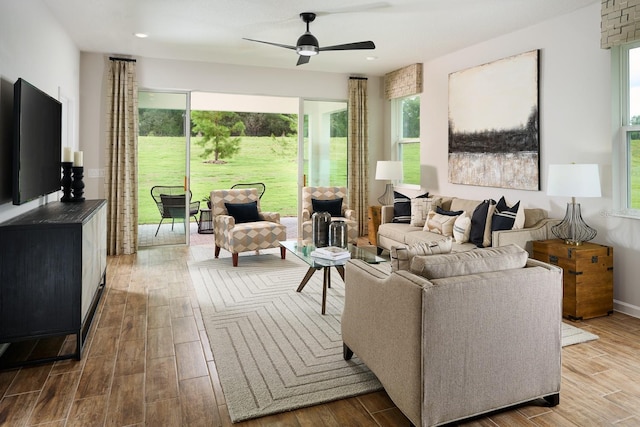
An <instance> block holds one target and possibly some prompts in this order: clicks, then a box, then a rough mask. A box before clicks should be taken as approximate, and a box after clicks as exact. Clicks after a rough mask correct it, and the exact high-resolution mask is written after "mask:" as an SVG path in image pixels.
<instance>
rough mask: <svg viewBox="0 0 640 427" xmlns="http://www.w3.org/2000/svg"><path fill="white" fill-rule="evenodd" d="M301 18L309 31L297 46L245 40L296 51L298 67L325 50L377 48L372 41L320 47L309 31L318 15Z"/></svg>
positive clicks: (309, 14) (301, 16) (304, 14)
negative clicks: (310, 25) (311, 23)
mask: <svg viewBox="0 0 640 427" xmlns="http://www.w3.org/2000/svg"><path fill="white" fill-rule="evenodd" d="M300 18H301V19H302V21H303V22H304V23H305V24H306V25H307V31H305V33H304V34H303V35H301V36H300V37H299V38H298V41H297V42H296V45H295V46H289V45H285V44H280V43H273V42H267V41H263V40H254V39H247V38H245V39H244V40H248V41H252V42H257V43H264V44H268V45H272V46H276V47H282V48H285V49H291V50H295V51H296V53H297V54H298V55H299V58H298V62H297V63H296V65H302V64H306V63H308V62H309V57H311V56H314V55H317V54H319V53H320V52H321V51H323V50H361V49H375V48H376V45H375V44H374V43H373V42H372V41H365V42H355V43H346V44H339V45H335V46H327V47H320V45H319V44H318V39H317V38H315V36H314V35H313V34H311V32H310V31H309V23H310V22H313V21H314V20H315V19H316V14H315V13H313V12H303V13H301V14H300Z"/></svg>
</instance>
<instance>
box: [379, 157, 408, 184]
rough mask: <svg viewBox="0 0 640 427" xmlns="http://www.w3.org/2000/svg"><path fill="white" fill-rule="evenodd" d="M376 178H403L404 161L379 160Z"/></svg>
mask: <svg viewBox="0 0 640 427" xmlns="http://www.w3.org/2000/svg"><path fill="white" fill-rule="evenodd" d="M376 179H379V180H392V181H393V180H396V181H397V180H401V179H402V162H398V161H391V160H379V161H378V163H377V164H376Z"/></svg>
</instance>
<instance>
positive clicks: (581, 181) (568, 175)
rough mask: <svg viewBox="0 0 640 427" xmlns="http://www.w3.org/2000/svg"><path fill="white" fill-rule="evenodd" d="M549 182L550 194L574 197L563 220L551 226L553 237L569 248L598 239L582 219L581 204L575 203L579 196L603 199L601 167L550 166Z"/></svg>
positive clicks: (581, 165)
mask: <svg viewBox="0 0 640 427" xmlns="http://www.w3.org/2000/svg"><path fill="white" fill-rule="evenodd" d="M548 180H549V182H548V184H547V195H549V196H564V197H571V202H570V203H567V212H566V213H565V216H564V219H563V220H562V222H560V224H557V225H554V226H552V227H551V232H552V233H553V235H554V236H556V237H557V238H558V239H562V240H564V241H565V243H566V244H568V245H580V244H582V243H583V242H587V241H589V240H591V239H593V238H594V237H596V234H597V232H596V230H595V229H594V228H591V227H589V226H588V225H587V224H586V223H585V222H584V220H583V219H582V214H581V211H580V203H576V197H600V196H601V192H600V172H599V170H598V165H588V164H575V163H571V164H563V165H549V176H548Z"/></svg>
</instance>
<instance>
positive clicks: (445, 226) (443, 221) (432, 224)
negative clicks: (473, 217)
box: [423, 211, 458, 237]
mask: <svg viewBox="0 0 640 427" xmlns="http://www.w3.org/2000/svg"><path fill="white" fill-rule="evenodd" d="M456 218H458V217H457V216H450V215H442V214H439V213H436V212H434V211H430V212H429V215H428V216H427V222H426V223H425V225H424V228H423V230H424V231H430V232H432V233H438V234H442V235H443V236H447V237H451V236H453V224H454V223H455V222H456Z"/></svg>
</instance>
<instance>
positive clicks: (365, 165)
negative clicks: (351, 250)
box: [348, 77, 369, 236]
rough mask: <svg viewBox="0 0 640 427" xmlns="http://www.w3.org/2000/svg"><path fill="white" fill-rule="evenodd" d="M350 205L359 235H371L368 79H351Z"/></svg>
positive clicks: (349, 107)
mask: <svg viewBox="0 0 640 427" xmlns="http://www.w3.org/2000/svg"><path fill="white" fill-rule="evenodd" d="M348 109H349V124H348V126H349V149H348V164H349V177H348V181H349V204H350V205H351V209H354V210H355V211H356V215H357V218H358V235H359V236H364V235H366V234H367V227H368V207H369V200H368V198H369V173H368V170H369V129H368V128H369V120H368V117H369V110H368V107H367V79H366V78H362V77H351V78H349V101H348Z"/></svg>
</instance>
